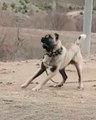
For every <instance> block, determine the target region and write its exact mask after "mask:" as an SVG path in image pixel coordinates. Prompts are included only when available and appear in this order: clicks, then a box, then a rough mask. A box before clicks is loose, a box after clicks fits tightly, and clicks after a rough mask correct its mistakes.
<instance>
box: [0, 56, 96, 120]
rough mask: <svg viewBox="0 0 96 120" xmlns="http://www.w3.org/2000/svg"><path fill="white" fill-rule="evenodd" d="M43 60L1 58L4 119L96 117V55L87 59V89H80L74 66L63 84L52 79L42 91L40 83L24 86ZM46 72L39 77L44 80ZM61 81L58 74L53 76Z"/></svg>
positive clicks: (0, 95)
mask: <svg viewBox="0 0 96 120" xmlns="http://www.w3.org/2000/svg"><path fill="white" fill-rule="evenodd" d="M39 67H40V60H28V61H19V62H6V63H4V62H0V120H96V56H92V57H90V59H87V60H84V69H83V82H84V90H78V89H77V86H78V83H77V79H78V78H77V74H76V71H75V68H74V67H73V66H69V67H68V68H67V69H66V71H67V74H68V80H67V82H66V84H65V85H64V86H63V87H61V88H53V87H50V85H53V84H54V83H52V82H51V81H49V82H48V83H47V84H46V85H45V86H44V87H43V88H42V89H41V90H40V91H39V92H33V91H32V88H33V87H34V86H35V85H36V83H35V81H34V84H31V85H30V86H28V88H26V89H21V84H22V83H24V82H25V81H26V80H27V79H30V78H31V77H32V75H33V74H34V73H35V72H36V71H37V69H39ZM45 77H46V74H43V75H42V76H40V77H39V78H38V79H36V81H41V80H43V79H44V78H45ZM53 79H54V80H55V81H60V80H61V79H62V78H61V76H60V75H59V74H58V75H56V76H55V78H53Z"/></svg>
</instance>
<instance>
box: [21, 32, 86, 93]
mask: <svg viewBox="0 0 96 120" xmlns="http://www.w3.org/2000/svg"><path fill="white" fill-rule="evenodd" d="M84 39H86V35H85V34H81V35H80V36H79V37H78V38H77V40H76V41H75V43H73V44H72V45H71V46H70V48H69V49H66V48H65V47H64V46H63V45H62V43H61V41H60V39H59V34H58V33H53V34H47V35H45V36H44V37H42V38H41V43H42V47H43V49H44V50H45V54H44V57H43V60H42V62H41V68H40V70H39V71H38V72H37V74H36V75H34V76H33V78H32V79H30V80H28V81H26V82H25V83H24V84H22V85H21V87H22V88H26V87H27V86H28V85H29V84H30V83H31V82H32V81H33V80H34V79H35V78H37V77H38V76H39V75H41V74H42V73H43V72H44V71H46V70H47V69H48V68H49V69H50V73H49V74H48V76H47V78H46V79H45V80H44V81H42V82H41V83H39V84H38V85H37V86H36V87H35V88H33V89H32V90H34V91H38V90H40V89H41V88H42V86H43V85H44V84H45V83H47V82H48V80H49V79H51V78H52V77H53V76H55V75H56V74H57V73H58V72H59V73H60V74H61V76H62V78H63V79H62V81H61V82H60V83H58V84H57V85H56V87H61V86H63V84H64V83H65V81H66V80H67V78H68V77H67V74H66V72H65V68H66V67H67V66H68V65H69V64H73V65H74V66H75V67H76V70H77V74H78V78H79V79H78V83H79V86H78V88H79V89H82V88H83V84H82V67H83V58H82V55H81V50H80V43H81V41H82V40H84Z"/></svg>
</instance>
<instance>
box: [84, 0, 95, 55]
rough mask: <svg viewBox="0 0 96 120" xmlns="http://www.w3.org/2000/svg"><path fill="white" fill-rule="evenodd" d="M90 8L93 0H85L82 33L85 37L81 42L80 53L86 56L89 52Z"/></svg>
mask: <svg viewBox="0 0 96 120" xmlns="http://www.w3.org/2000/svg"><path fill="white" fill-rule="evenodd" d="M92 10H93V0H85V7H84V19H83V20H84V22H83V33H84V34H86V35H87V37H86V39H85V41H83V42H82V54H83V55H85V56H88V55H89V54H90V42H91V27H92Z"/></svg>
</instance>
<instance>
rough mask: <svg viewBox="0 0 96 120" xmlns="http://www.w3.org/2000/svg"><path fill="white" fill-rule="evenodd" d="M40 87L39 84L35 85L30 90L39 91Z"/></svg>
mask: <svg viewBox="0 0 96 120" xmlns="http://www.w3.org/2000/svg"><path fill="white" fill-rule="evenodd" d="M40 89H41V86H39V85H37V86H36V87H35V88H33V89H32V91H39V90H40Z"/></svg>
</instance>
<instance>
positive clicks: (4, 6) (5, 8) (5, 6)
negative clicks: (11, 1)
mask: <svg viewBox="0 0 96 120" xmlns="http://www.w3.org/2000/svg"><path fill="white" fill-rule="evenodd" d="M7 8H8V5H7V3H5V2H3V4H2V10H7Z"/></svg>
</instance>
